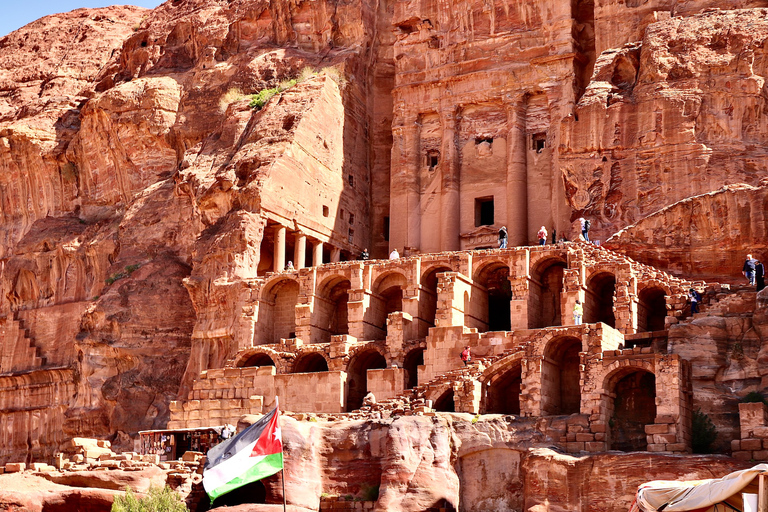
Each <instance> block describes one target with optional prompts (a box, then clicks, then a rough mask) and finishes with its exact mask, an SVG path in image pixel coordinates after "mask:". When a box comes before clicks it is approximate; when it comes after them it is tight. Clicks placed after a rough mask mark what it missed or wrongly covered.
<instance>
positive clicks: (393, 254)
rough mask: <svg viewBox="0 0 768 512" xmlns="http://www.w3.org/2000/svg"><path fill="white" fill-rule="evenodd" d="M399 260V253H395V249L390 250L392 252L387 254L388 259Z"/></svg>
mask: <svg viewBox="0 0 768 512" xmlns="http://www.w3.org/2000/svg"><path fill="white" fill-rule="evenodd" d="M399 258H400V253H399V252H397V248H395V249H392V252H391V253H389V259H391V260H396V259H399Z"/></svg>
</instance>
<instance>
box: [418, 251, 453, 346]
mask: <svg viewBox="0 0 768 512" xmlns="http://www.w3.org/2000/svg"><path fill="white" fill-rule="evenodd" d="M452 271H453V270H452V269H451V268H450V267H448V266H446V265H434V266H432V267H430V268H428V269H427V270H426V271H424V272H422V274H421V294H420V296H419V317H420V318H421V319H422V320H423V321H424V324H425V326H426V327H427V328H429V327H434V326H435V317H436V316H437V275H438V274H440V273H442V272H452ZM426 334H427V332H423V333H422V332H420V333H419V336H426Z"/></svg>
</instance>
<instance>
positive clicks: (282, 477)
mask: <svg viewBox="0 0 768 512" xmlns="http://www.w3.org/2000/svg"><path fill="white" fill-rule="evenodd" d="M283 464H285V463H283ZM280 477H281V478H280V479H281V480H282V481H283V512H285V465H283V474H282V475H280ZM760 482H762V479H761V480H760Z"/></svg>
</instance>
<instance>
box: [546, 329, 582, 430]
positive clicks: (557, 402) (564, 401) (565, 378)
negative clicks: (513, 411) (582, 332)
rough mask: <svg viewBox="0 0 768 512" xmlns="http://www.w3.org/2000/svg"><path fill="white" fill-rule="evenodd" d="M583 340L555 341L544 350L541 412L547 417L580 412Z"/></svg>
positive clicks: (564, 339) (562, 339)
mask: <svg viewBox="0 0 768 512" xmlns="http://www.w3.org/2000/svg"><path fill="white" fill-rule="evenodd" d="M579 352H581V340H580V339H578V338H572V337H567V338H561V339H557V340H552V341H550V342H549V344H548V345H547V348H546V349H545V350H544V361H543V362H542V368H541V410H542V412H543V414H545V415H555V414H574V413H579V412H580V410H581V387H580V386H579V379H580V376H581V374H580V371H579V363H580V360H579Z"/></svg>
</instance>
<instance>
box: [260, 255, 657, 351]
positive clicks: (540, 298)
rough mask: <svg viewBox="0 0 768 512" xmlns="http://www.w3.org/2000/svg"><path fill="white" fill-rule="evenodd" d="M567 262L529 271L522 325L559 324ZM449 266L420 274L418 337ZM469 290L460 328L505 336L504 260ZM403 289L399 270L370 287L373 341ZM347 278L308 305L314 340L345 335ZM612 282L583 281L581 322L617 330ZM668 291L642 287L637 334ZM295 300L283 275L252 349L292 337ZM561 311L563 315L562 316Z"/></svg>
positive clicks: (264, 304)
mask: <svg viewBox="0 0 768 512" xmlns="http://www.w3.org/2000/svg"><path fill="white" fill-rule="evenodd" d="M565 269H566V265H565V262H563V261H560V260H550V261H548V262H546V263H545V264H542V265H540V266H539V267H538V269H537V271H536V272H535V273H533V274H532V276H531V280H530V283H529V284H530V285H529V292H528V328H543V327H550V326H559V325H565V324H566V323H567V322H565V321H564V320H566V319H564V318H563V310H562V304H561V301H562V293H563V277H564V271H565ZM448 271H450V269H449V268H448V267H435V268H432V269H430V270H428V271H427V272H425V273H424V276H423V278H422V281H421V286H420V289H419V301H418V318H419V320H420V321H419V322H418V325H419V326H420V332H418V333H416V334H417V336H418V337H424V336H426V334H427V332H426V330H427V329H428V328H429V327H433V326H434V325H435V317H436V314H437V302H438V301H437V283H438V276H439V274H440V273H442V272H448ZM474 284H475V285H476V286H475V289H474V290H473V293H472V294H471V296H470V294H469V293H467V294H466V295H465V310H466V312H467V320H466V324H467V326H469V327H474V328H477V329H478V331H480V332H486V331H508V330H510V329H511V326H512V322H511V316H510V306H511V301H512V287H511V283H510V280H509V267H508V266H507V265H506V264H504V263H502V262H494V263H490V264H488V265H485V266H484V267H483V268H482V269H481V270H479V271H478V272H477V273H476V275H475V280H474ZM407 286H408V282H407V280H406V277H405V276H404V275H403V274H401V273H399V272H392V273H389V274H385V275H383V276H381V277H380V279H378V280H377V282H376V283H375V284H374V288H373V292H372V294H371V297H370V306H369V308H368V309H369V310H368V311H367V312H366V320H365V322H366V324H368V325H369V326H371V330H370V331H369V334H370V336H369V337H367V338H370V339H372V340H381V339H384V338H386V334H387V328H386V321H387V317H388V315H389V314H390V313H393V312H397V311H403V293H404V291H405V289H406V288H407ZM350 288H351V283H350V281H349V279H347V278H345V277H342V276H333V277H330V278H328V279H326V280H325V281H324V282H323V283H321V285H320V286H318V288H317V291H316V294H315V297H314V300H315V304H314V312H313V321H312V324H313V326H314V327H315V328H316V329H317V332H319V334H318V335H317V336H316V339H313V340H312V342H328V341H330V338H331V336H334V335H340V334H349V313H348V303H349V290H350ZM615 295H616V277H615V275H614V274H612V273H610V272H606V271H603V272H598V273H596V274H594V275H592V276H590V278H589V279H588V281H587V283H586V288H585V300H584V317H583V321H584V322H585V323H594V322H603V323H605V324H607V325H609V326H611V327H614V328H615V327H616V318H615V315H614V302H615ZM666 295H667V292H666V291H665V289H664V288H662V287H660V286H653V285H652V286H646V287H645V288H642V289H641V290H640V292H639V294H638V303H637V330H638V332H643V331H657V330H663V329H664V328H665V326H664V319H665V317H666V315H667V307H666ZM298 297H299V284H298V282H296V281H295V280H293V279H291V278H283V279H282V280H278V281H276V282H274V283H272V284H271V286H269V288H268V289H267V290H266V291H265V292H264V293H263V294H262V300H261V301H260V304H259V318H258V324H259V328H260V331H259V332H260V336H259V337H260V339H259V340H257V341H258V343H256V344H269V343H276V342H278V341H279V340H280V339H281V338H293V337H295V336H296V326H295V322H296V319H295V317H296V312H295V305H296V304H297V302H298ZM566 314H567V313H566Z"/></svg>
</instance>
